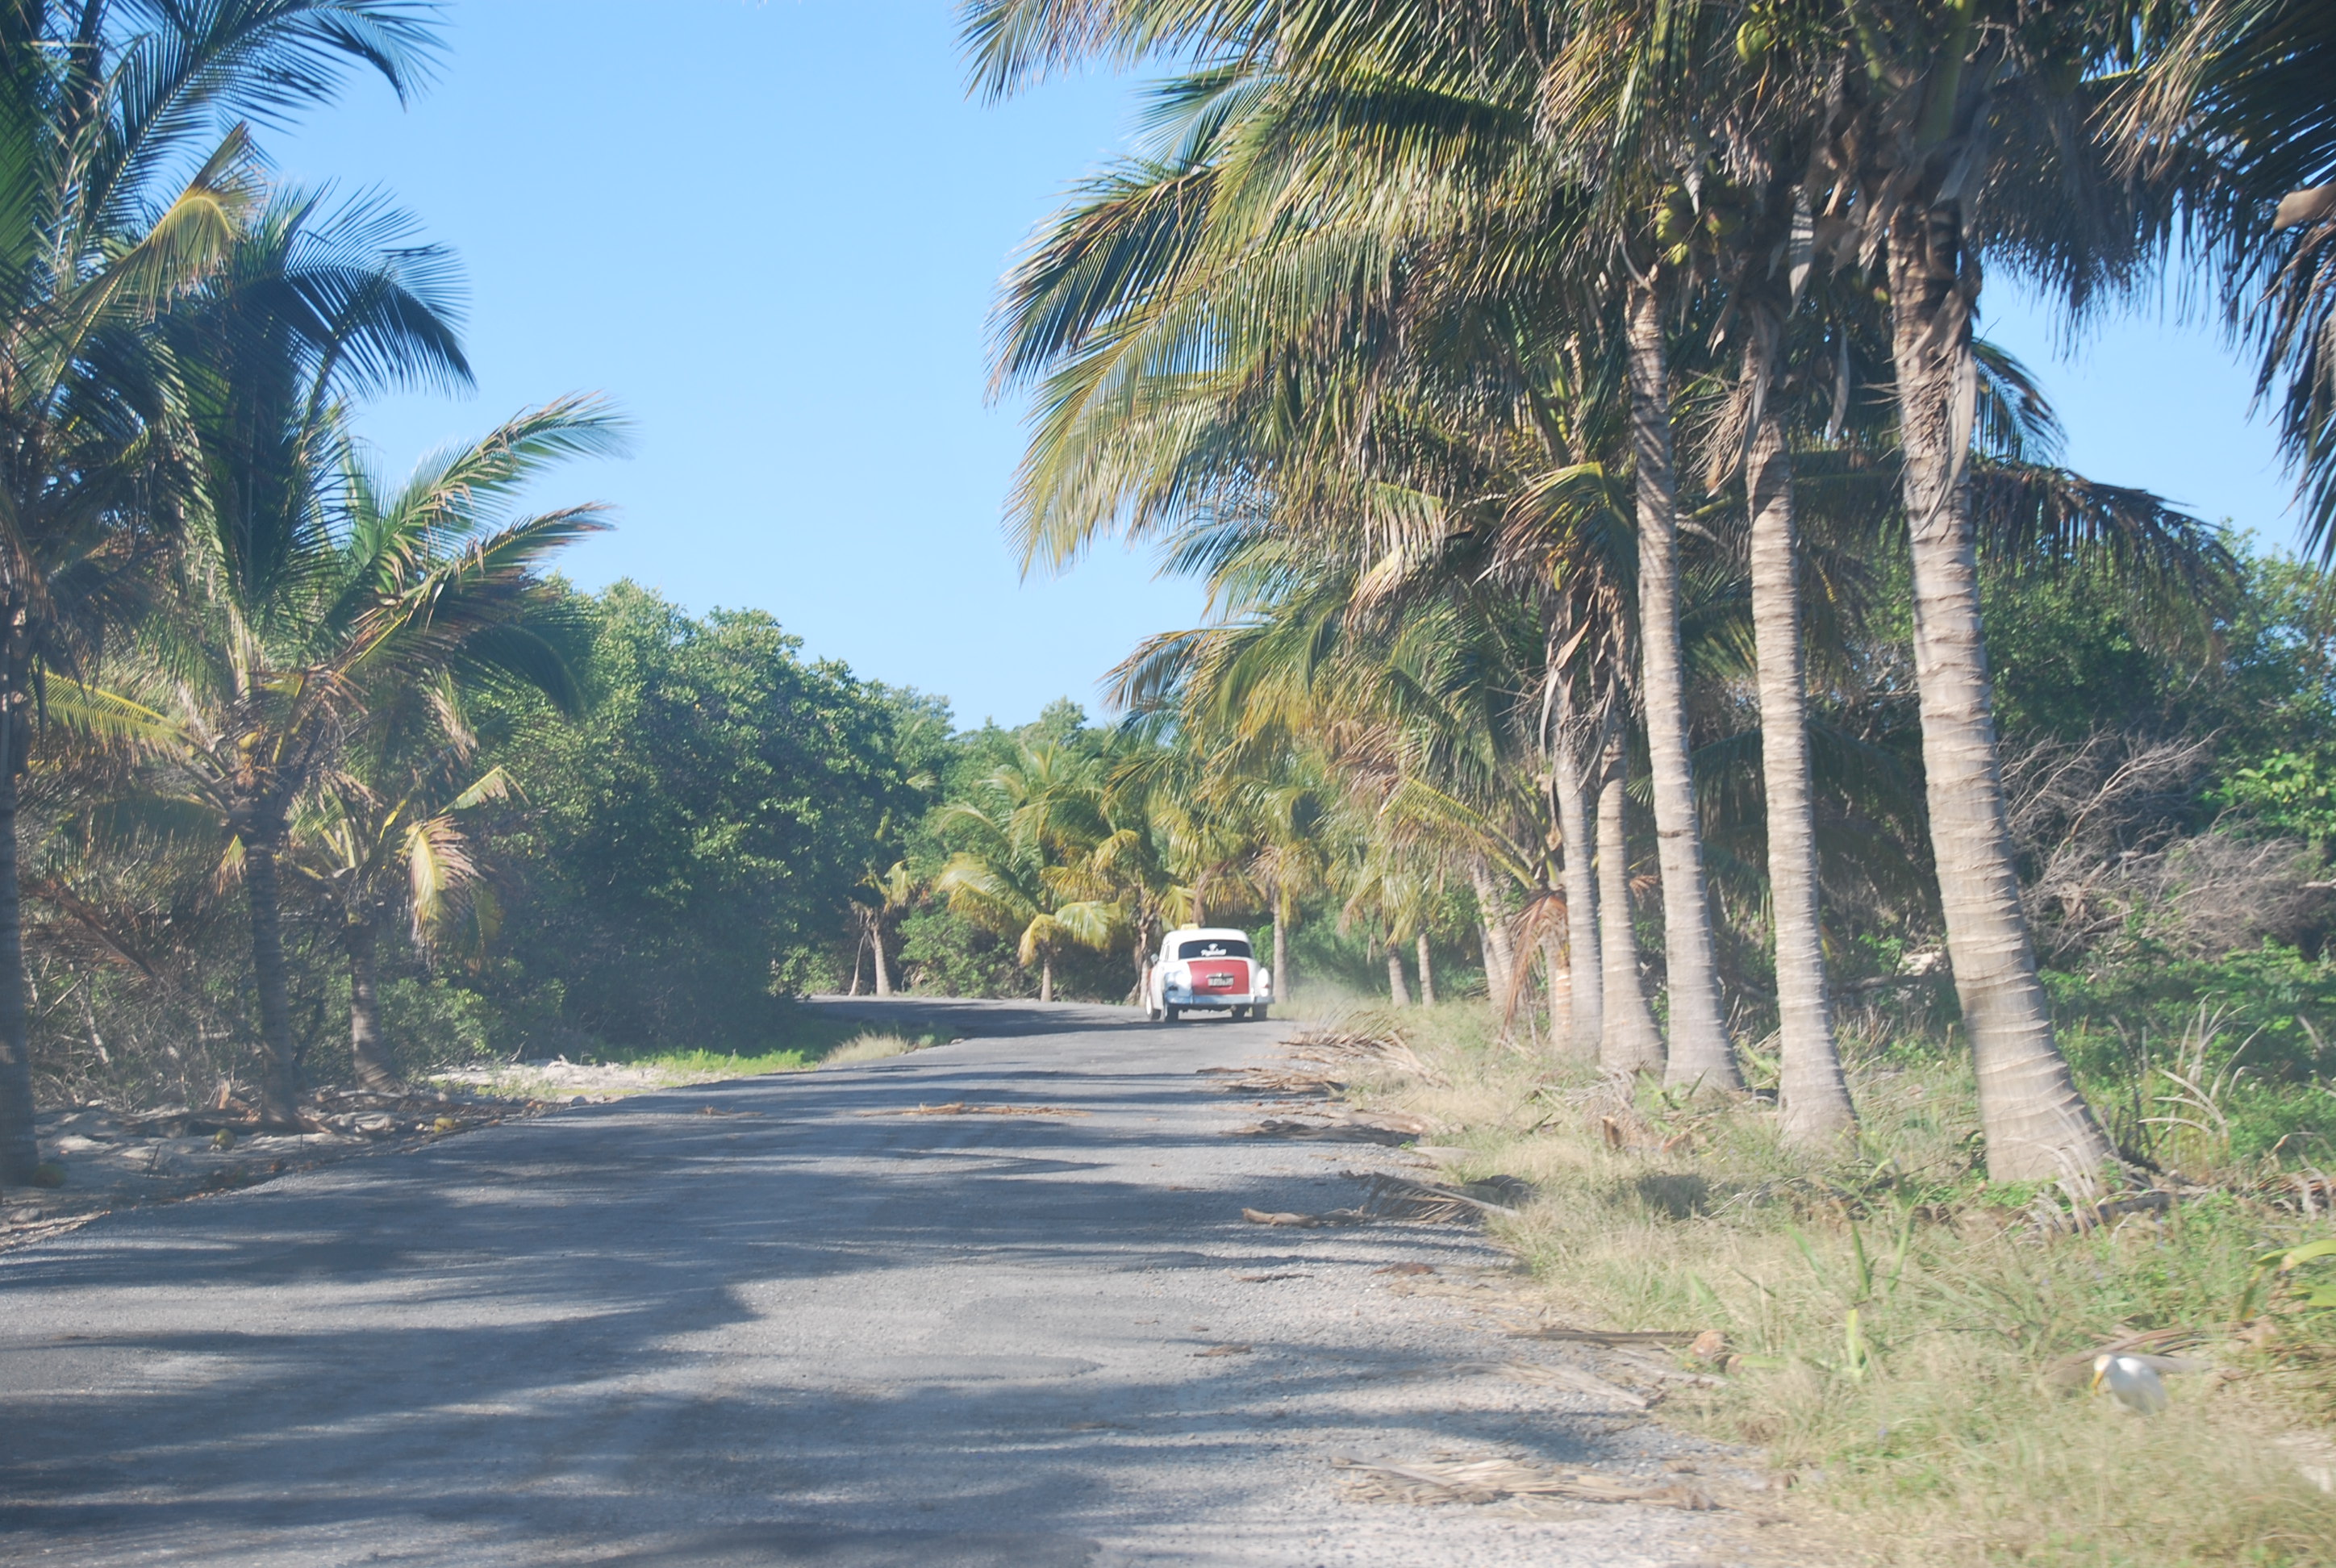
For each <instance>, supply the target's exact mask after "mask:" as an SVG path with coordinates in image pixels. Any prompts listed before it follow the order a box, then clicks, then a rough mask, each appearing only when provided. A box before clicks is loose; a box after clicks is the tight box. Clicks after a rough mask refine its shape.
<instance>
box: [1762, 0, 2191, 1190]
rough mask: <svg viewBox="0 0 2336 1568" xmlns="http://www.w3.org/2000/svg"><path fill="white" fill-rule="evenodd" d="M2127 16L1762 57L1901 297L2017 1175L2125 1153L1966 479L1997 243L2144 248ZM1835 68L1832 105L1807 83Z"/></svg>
mask: <svg viewBox="0 0 2336 1568" xmlns="http://www.w3.org/2000/svg"><path fill="white" fill-rule="evenodd" d="M2119 12H2120V8H2119V7H2116V6H2104V5H2092V4H2088V3H2087V0H2060V3H2053V4H2045V5H2020V6H2014V5H1999V4H1996V3H1994V0H1970V3H1968V4H1961V5H1942V6H1939V7H1936V8H1921V9H1917V10H1914V11H1911V12H1909V13H1908V14H1907V15H1905V16H1904V17H1903V18H1902V19H1899V20H1895V21H1893V24H1892V25H1891V26H1889V27H1888V28H1887V29H1881V28H1875V27H1874V26H1872V25H1870V24H1868V23H1867V22H1866V20H1865V19H1864V17H1863V16H1862V15H1858V14H1856V13H1854V12H1850V11H1849V10H1848V9H1847V8H1846V7H1842V8H1838V9H1836V8H1835V7H1834V6H1832V5H1830V4H1820V5H1819V6H1818V7H1817V11H1816V13H1815V15H1818V16H1820V17H1821V18H1822V20H1821V22H1820V28H1819V31H1818V32H1817V33H1815V34H1809V35H1807V36H1806V39H1805V38H1804V36H1803V35H1802V34H1790V35H1789V36H1787V35H1786V34H1777V35H1775V36H1774V37H1764V38H1763V39H1761V40H1758V41H1757V42H1758V43H1760V44H1763V45H1764V48H1761V49H1755V50H1753V51H1751V52H1752V53H1755V54H1765V53H1767V52H1768V51H1770V50H1773V56H1772V61H1773V64H1772V69H1773V72H1774V75H1775V78H1776V81H1777V82H1778V83H1783V84H1784V85H1783V86H1782V87H1781V90H1780V91H1781V93H1783V94H1784V95H1785V97H1786V99H1788V100H1789V102H1788V104H1787V109H1788V111H1789V112H1792V113H1794V114H1796V115H1797V116H1799V117H1801V118H1803V119H1804V120H1805V121H1806V122H1809V123H1810V124H1811V126H1812V131H1813V134H1812V136H1811V138H1810V141H1811V144H1812V167H1811V176H1812V178H1811V180H1810V189H1809V190H1808V193H1807V201H1808V204H1809V207H1810V208H1811V209H1812V210H1813V211H1815V212H1820V213H1826V214H1839V215H1840V216H1839V217H1838V218H1837V219H1835V220H1834V221H1833V222H1831V223H1830V224H1829V225H1828V226H1827V232H1826V233H1825V235H1824V236H1823V237H1822V238H1823V239H1824V240H1825V242H1826V243H1827V244H1828V247H1829V248H1830V249H1831V250H1832V251H1833V253H1834V254H1835V255H1837V256H1840V257H1843V258H1848V259H1854V260H1863V259H1864V258H1874V259H1875V260H1876V261H1877V262H1878V270H1879V272H1880V273H1881V280H1882V281H1883V282H1885V283H1886V286H1887V287H1888V291H1889V299H1890V308H1891V314H1892V318H1893V320H1892V348H1893V360H1894V386H1895V395H1896V402H1897V411H1898V422H1897V424H1898V442H1899V446H1900V450H1901V452H1902V453H1903V467H1902V471H1901V472H1902V473H1903V504H1904V509H1905V515H1906V520H1907V527H1908V530H1909V535H1910V540H1911V556H1912V562H1913V642H1914V667H1915V677H1916V685H1917V691H1918V696H1919V699H1920V707H1921V714H1922V758H1923V773H1924V780H1925V787H1926V790H1927V793H1928V796H1929V805H1930V816H1931V833H1932V847H1933V852H1934V859H1935V862H1936V865H1937V871H1938V880H1939V891H1940V899H1941V905H1942V911H1943V913H1944V915H1945V922H1946V934H1947V951H1948V957H1949V960H1950V962H1951V964H1952V967H1953V970H1954V979H1955V989H1956V992H1957V994H1958V996H1959V998H1961V1003H1962V1014H1963V1024H1964V1027H1965V1028H1966V1029H1967V1030H1968V1031H1969V1033H1970V1036H1971V1049H1972V1054H1973V1057H1974V1060H1975V1063H1976V1065H1977V1068H1978V1076H1979V1086H1980V1108H1981V1122H1982V1125H1983V1126H1984V1128H1985V1131H1986V1135H1987V1148H1988V1169H1989V1172H1990V1174H1992V1175H1994V1176H1996V1177H1998V1178H2000V1179H2011V1180H2020V1179H2034V1178H2039V1177H2055V1176H2069V1175H2089V1174H2091V1173H2092V1172H2094V1171H2096V1170H2098V1168H2099V1167H2100V1165H2101V1164H2103V1163H2104V1162H2105V1161H2107V1159H2108V1157H2109V1154H2110V1149H2109V1145H2108V1142H2107V1138H2105V1137H2104V1136H2103V1135H2102V1134H2101V1132H2100V1129H2099V1127H2098V1124H2097V1123H2096V1122H2095V1120H2094V1117H2093V1115H2092V1112H2091V1110H2090V1109H2089V1107H2088V1106H2087V1105H2086V1104H2085V1102H2084V1099H2083V1097H2082V1096H2080V1095H2078V1092H2077V1087H2076V1084H2075V1082H2074V1080H2073V1079H2072V1078H2071V1076H2070V1075H2069V1072H2068V1064H2067V1062H2066V1061H2065V1060H2064V1059H2063V1058H2062V1057H2061V1055H2060V1053H2059V1049H2058V1047H2056V1045H2055V1044H2054V1041H2053V1034H2052V1020H2051V1012H2050V1007H2049V998H2047V997H2046V995H2045V992H2044V988H2043V984H2042V982H2041V980H2040V979H2039V977H2038V973H2037V965H2036V955H2035V950H2034V946H2033V944H2032V942H2031V941H2030V940H2029V931H2028V924H2027V920H2026V916H2025V914H2024V912H2023V911H2022V909H2021V906H2020V886H2019V878H2018V874H2017V870H2016V867H2015V863H2014V856H2013V849H2012V843H2011V836H2010V828H2009V825H2008V823H2007V820H2006V817H2005V811H2004V800H2003V784H2002V777H2001V772H2000V765H1999V762H1998V757H1997V746H1996V735H1995V725H1994V717H1993V702H1992V697H1991V695H1990V686H1989V680H1988V673H1987V657H1986V649H1985V644H1984V638H1983V636H1982V632H1981V617H1980V579H1979V570H1978V560H1977V541H1976V534H1975V528H1974V516H1973V509H1972V486H1971V433H1972V427H1973V419H1974V402H1975V399H1974V383H1975V381H1976V378H1977V375H1978V367H1977V362H1976V359H1975V356H1974V350H1973V334H1972V322H1973V318H1974V316H1975V307H1976V305H1977V302H1978V298H1979V292H1980V274H1979V258H1980V254H1981V251H1982V249H1984V248H1986V247H1987V245H1988V244H1989V243H1990V240H1991V239H1995V238H1996V237H1997V236H1998V235H2000V236H2001V239H2000V243H2001V244H2002V245H2003V246H2004V248H2006V249H2007V250H2008V251H2009V252H2010V253H2011V254H2012V255H2014V256H2016V257H2018V258H2020V259H2021V260H2023V261H2025V262H2026V263H2027V264H2028V265H2029V266H2030V267H2032V268H2037V269H2039V270H2041V271H2043V272H2044V273H2046V274H2047V275H2048V276H2049V277H2051V278H2054V279H2055V280H2056V281H2059V282H2060V283H2062V284H2064V285H2065V287H2066V288H2067V290H2068V293H2069V294H2070V295H2071V297H2074V298H2076V299H2078V300H2081V299H2082V298H2083V297H2084V296H2085V294H2086V293H2087V292H2088V290H2090V289H2092V288H2095V287H2099V286H2100V285H2101V284H2102V283H2104V282H2108V281H2113V280H2115V279H2117V278H2119V277H2121V276H2127V275H2129V274H2130V272H2131V270H2132V269H2133V268H2135V267H2136V266H2137V265H2138V263H2139V262H2140V260H2141V259H2142V258H2143V254H2144V247H2145V244H2146V240H2147V238H2148V234H2149V225H2148V220H2147V219H2146V217H2145V215H2144V214H2143V213H2142V212H2141V211H2140V210H2139V209H2137V207H2136V201H2137V200H2138V193H2137V192H2136V191H2134V190H2132V189H2131V188H2130V187H2128V186H2127V185H2125V184H2124V183H2122V182H2121V181H2119V180H2117V177H2116V175H2115V172H2114V170H2112V169H2111V168H2110V158H2109V156H2108V152H2107V148H2106V146H2105V145H2104V142H2103V141H2102V139H2101V138H2100V137H2099V136H2098V134H2096V133H2094V131H2093V129H2092V128H2093V127H2095V126H2097V125H2098V124H2099V123H2100V122H2101V120H2102V114H2101V111H2102V109H2103V107H2104V102H2103V101H2104V97H2105V94H2106V92H2107V88H2106V87H2105V85H2104V84H2103V83H2101V82H2100V80H2099V79H2098V76H2099V68H2100V67H2102V66H2104V65H2107V64H2110V63H2115V62H2116V61H2117V59H2118V58H2119V57H2120V55H2121V54H2123V52H2124V51H2125V50H2126V49H2127V47H2128V45H2129V43H2130V40H2131V38H2132V36H2133V34H2132V33H2131V31H2130V30H2129V29H2128V28H2127V26H2126V25H2125V19H2124V18H2123V17H2122V16H2121V15H2119ZM1818 40H1821V42H1819V41H1818ZM1827 80H1830V81H1837V82H1839V83H1842V85H1843V89H1844V90H1843V92H1842V93H1841V94H1840V95H1839V96H1838V97H1835V98H1830V99H1828V98H1825V97H1824V96H1823V95H1822V94H1820V95H1819V96H1818V97H1816V98H1811V97H1809V96H1807V94H1808V92H1809V89H1810V87H1811V85H1812V84H1813V83H1817V82H1820V81H1827ZM1982 200H1983V201H1984V202H1986V203H1987V204H1988V206H1989V208H1990V209H1991V212H1992V213H1993V216H1991V217H1990V227H1989V228H1987V229H1981V228H1980V227H1978V226H1977V225H1976V224H1975V222H1974V220H1973V212H1974V207H1973V203H1975V202H1979V201H1982ZM1814 238H1815V237H1813V239H1814Z"/></svg>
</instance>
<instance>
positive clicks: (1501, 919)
mask: <svg viewBox="0 0 2336 1568" xmlns="http://www.w3.org/2000/svg"><path fill="white" fill-rule="evenodd" d="M1468 885H1469V886H1470V887H1472V888H1474V889H1475V891H1476V919H1477V920H1478V921H1479V922H1481V924H1482V925H1483V927H1484V968H1485V970H1486V971H1487V972H1486V974H1485V976H1484V987H1485V989H1487V990H1489V991H1491V992H1492V994H1493V1007H1494V1010H1495V1011H1497V1012H1499V1013H1500V1015H1501V1016H1502V1017H1503V1018H1506V1017H1507V1016H1508V1012H1509V992H1510V990H1511V989H1513V988H1514V986H1515V985H1516V983H1517V959H1516V953H1515V951H1514V950H1513V949H1512V947H1511V946H1510V943H1509V922H1508V918H1507V917H1506V916H1505V915H1504V913H1503V912H1502V911H1501V895H1500V890H1499V888H1498V887H1497V886H1496V885H1495V884H1494V881H1493V869H1492V867H1490V866H1488V865H1486V864H1485V863H1484V862H1483V861H1482V860H1473V861H1470V862H1468ZM1503 1027H1504V1028H1505V1027H1507V1026H1506V1025H1504V1026H1503Z"/></svg>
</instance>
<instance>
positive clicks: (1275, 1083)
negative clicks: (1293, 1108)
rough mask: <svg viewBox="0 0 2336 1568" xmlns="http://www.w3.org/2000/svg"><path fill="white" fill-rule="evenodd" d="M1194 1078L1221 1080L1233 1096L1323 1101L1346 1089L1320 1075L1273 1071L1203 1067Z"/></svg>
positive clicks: (1341, 1083)
mask: <svg viewBox="0 0 2336 1568" xmlns="http://www.w3.org/2000/svg"><path fill="white" fill-rule="evenodd" d="M1193 1076H1196V1077H1202V1078H1222V1079H1224V1080H1225V1082H1224V1083H1223V1084H1222V1086H1221V1087H1222V1088H1223V1089H1224V1091H1225V1092H1226V1093H1227V1094H1232V1095H1275V1096H1302V1097H1304V1098H1307V1099H1320V1098H1322V1097H1323V1096H1329V1095H1335V1094H1337V1093H1338V1091H1339V1090H1341V1089H1343V1088H1345V1087H1346V1086H1347V1082H1346V1080H1345V1079H1344V1078H1329V1077H1324V1076H1321V1075H1320V1074H1319V1073H1284V1072H1278V1071H1276V1070H1275V1069H1273V1068H1271V1067H1202V1068H1201V1069H1199V1071H1198V1072H1197V1073H1195V1074H1194V1075H1193Z"/></svg>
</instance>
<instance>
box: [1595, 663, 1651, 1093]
mask: <svg viewBox="0 0 2336 1568" xmlns="http://www.w3.org/2000/svg"><path fill="white" fill-rule="evenodd" d="M1612 700H1618V701H1619V700H1620V699H1619V697H1618V698H1615V699H1612ZM1629 769H1630V753H1629V751H1628V750H1627V749H1626V748H1625V746H1624V745H1623V743H1622V721H1621V715H1620V714H1618V713H1614V712H1611V711H1610V712H1609V713H1608V714H1607V716H1606V744H1605V756H1604V763H1603V766H1602V767H1601V770H1600V774H1599V784H1598V928H1599V930H1598V949H1599V953H1600V955H1601V959H1603V968H1604V971H1605V973H1604V983H1603V985H1602V987H1601V989H1603V991H1604V993H1605V1003H1606V1007H1605V1019H1606V1027H1605V1031H1604V1033H1603V1034H1601V1036H1600V1037H1599V1042H1598V1065H1599V1066H1602V1067H1604V1068H1605V1069H1606V1070H1607V1071H1608V1072H1610V1073H1659V1072H1660V1071H1662V1068H1663V1042H1662V1037H1661V1036H1660V1035H1659V1034H1658V1033H1656V1031H1655V1015H1654V1013H1653V1012H1652V1011H1651V1010H1650V1008H1648V1006H1647V993H1646V992H1645V990H1643V989H1641V988H1640V984H1639V938H1638V933H1636V932H1635V931H1633V930H1631V929H1630V835H1629V833H1627V832H1626V831H1625V828H1626V824H1625V823H1624V822H1623V820H1622V808H1623V805H1624V803H1625V796H1624V786H1625V785H1626V784H1629V782H1630V772H1629Z"/></svg>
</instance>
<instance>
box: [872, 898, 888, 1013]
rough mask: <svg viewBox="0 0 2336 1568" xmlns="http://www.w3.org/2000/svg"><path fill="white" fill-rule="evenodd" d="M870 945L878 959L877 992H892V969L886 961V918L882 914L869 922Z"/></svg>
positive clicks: (882, 993) (882, 995)
mask: <svg viewBox="0 0 2336 1568" xmlns="http://www.w3.org/2000/svg"><path fill="white" fill-rule="evenodd" d="M868 945H869V947H870V948H871V949H872V950H874V954H875V960H876V994H877V995H878V996H880V997H889V996H891V994H892V971H891V969H890V968H888V967H887V966H886V965H885V962H884V920H883V917H882V916H881V915H880V916H878V917H877V918H876V919H874V920H870V921H869V922H868Z"/></svg>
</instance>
